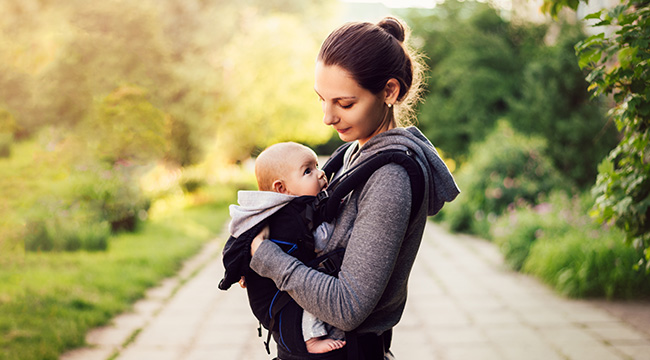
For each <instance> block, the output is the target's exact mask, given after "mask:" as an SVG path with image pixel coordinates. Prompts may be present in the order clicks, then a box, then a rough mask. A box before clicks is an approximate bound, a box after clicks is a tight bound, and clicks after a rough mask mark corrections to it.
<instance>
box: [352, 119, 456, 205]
mask: <svg viewBox="0 0 650 360" xmlns="http://www.w3.org/2000/svg"><path fill="white" fill-rule="evenodd" d="M405 148H408V149H410V150H411V151H413V152H415V153H416V154H417V158H418V161H419V162H420V165H421V166H422V169H423V171H424V173H425V186H426V187H427V189H425V190H427V191H426V192H425V193H426V194H428V199H427V200H428V202H427V215H429V216H432V215H435V214H437V213H438V211H440V209H442V206H443V205H444V203H445V202H451V201H452V200H454V199H455V198H456V196H458V194H460V189H459V188H458V185H456V181H455V180H454V177H453V176H452V175H451V172H450V171H449V169H448V168H447V165H446V164H445V162H444V161H442V158H441V157H440V155H439V154H438V151H437V150H436V148H435V147H434V146H433V145H432V144H431V142H430V141H429V139H427V138H426V137H425V136H424V134H422V132H421V131H420V130H419V129H418V128H416V127H415V126H411V127H407V128H395V129H391V130H388V131H385V132H383V133H381V134H378V135H375V136H373V137H372V138H371V139H370V140H368V142H367V143H366V144H365V145H364V146H363V147H361V149H360V150H359V151H357V152H356V153H354V154H352V153H353V152H354V151H355V149H358V146H351V147H350V148H349V149H348V154H346V159H345V163H346V164H350V165H353V164H354V163H356V162H357V161H362V160H363V159H365V158H367V157H368V156H371V155H372V154H374V153H376V152H378V151H380V150H385V149H403V150H405Z"/></svg>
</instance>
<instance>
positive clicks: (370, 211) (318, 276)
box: [251, 127, 460, 334]
mask: <svg viewBox="0 0 650 360" xmlns="http://www.w3.org/2000/svg"><path fill="white" fill-rule="evenodd" d="M392 148H397V149H411V150H412V151H414V152H415V153H416V154H417V158H418V161H419V162H420V165H422V168H423V171H424V173H425V179H424V180H425V191H424V197H425V200H426V201H423V203H422V206H421V208H420V210H419V211H418V213H417V215H416V216H415V217H414V219H413V220H412V221H409V217H410V211H411V187H410V182H409V179H408V175H407V173H406V170H404V168H403V167H401V166H399V165H396V164H388V165H385V166H383V167H381V168H380V169H378V170H377V171H375V173H374V174H373V175H372V176H371V177H370V178H369V179H368V181H367V182H366V183H365V184H360V185H359V186H358V187H357V188H356V189H355V190H354V191H353V193H352V195H351V196H350V197H349V198H348V199H347V200H346V203H345V204H344V205H343V209H342V210H341V212H340V213H339V216H338V218H337V221H336V226H335V228H334V230H333V234H332V237H331V239H330V241H329V243H328V245H327V248H326V249H325V251H330V250H333V249H335V248H338V247H345V248H346V252H345V257H344V259H343V264H342V266H341V270H340V272H339V274H338V278H337V277H332V276H328V275H326V274H323V273H320V272H318V271H316V270H313V269H310V268H309V267H307V266H305V265H304V264H302V263H301V262H300V261H298V260H297V259H295V258H294V257H292V256H290V255H287V254H285V253H284V252H282V250H281V249H280V248H279V247H278V246H277V245H275V244H273V243H272V242H270V241H264V242H262V244H261V245H260V247H259V248H258V250H257V252H256V253H255V256H253V258H252V260H251V268H252V269H253V270H255V271H256V272H257V273H258V274H260V275H261V276H265V277H268V278H271V279H273V281H274V282H275V284H276V286H277V287H278V288H279V289H280V290H283V291H287V292H288V293H289V294H290V295H291V297H293V298H294V299H295V300H296V302H297V303H298V304H299V305H300V306H301V307H303V308H304V309H305V310H307V311H309V312H311V313H312V314H314V315H315V316H316V317H318V318H319V319H321V320H323V321H325V322H327V323H329V324H332V325H334V326H335V327H337V328H340V329H342V330H345V331H350V330H354V329H356V330H357V331H358V332H359V333H370V332H372V333H376V334H381V333H382V332H384V331H386V330H388V329H390V328H392V327H393V326H395V325H396V324H397V323H398V322H399V319H400V317H401V315H402V312H403V310H404V305H405V304H406V292H407V281H408V277H409V274H410V272H411V268H412V266H413V262H414V261H415V256H416V254H417V250H418V248H419V246H420V241H421V239H422V233H423V231H424V226H425V224H426V219H427V215H434V214H436V213H437V212H438V211H439V210H440V209H441V208H442V205H443V204H444V202H449V201H452V200H453V199H454V198H456V196H457V195H458V194H459V192H460V191H459V190H458V187H457V186H456V183H455V182H454V179H453V177H452V175H451V173H450V172H449V170H448V169H447V166H446V165H445V163H444V162H443V161H442V159H440V156H439V155H438V153H437V151H436V150H435V148H434V147H433V145H431V143H430V142H429V141H428V140H427V139H426V137H425V136H424V135H423V134H422V133H421V132H420V131H419V130H418V129H417V128H415V127H410V128H396V129H392V130H389V131H386V132H383V133H381V134H378V135H376V136H374V137H372V138H371V139H370V140H369V141H368V142H367V143H366V144H365V145H364V146H363V147H361V148H359V146H358V144H354V145H353V146H351V147H350V148H349V149H348V153H347V154H346V157H345V163H344V166H345V167H346V168H349V167H351V166H354V164H356V163H358V162H360V161H363V160H364V159H365V158H367V157H369V156H372V155H373V154H375V153H376V152H378V151H380V150H385V149H392Z"/></svg>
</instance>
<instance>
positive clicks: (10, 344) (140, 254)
mask: <svg viewBox="0 0 650 360" xmlns="http://www.w3.org/2000/svg"><path fill="white" fill-rule="evenodd" d="M226 204H227V202H219V203H218V204H215V203H207V204H203V205H200V206H195V207H191V208H188V209H185V210H182V211H178V212H174V213H170V214H167V215H165V216H163V217H160V218H158V219H155V220H151V221H148V222H146V223H144V224H142V226H141V227H140V229H139V231H138V232H136V233H124V234H120V235H117V236H115V237H112V238H111V239H110V242H109V249H108V251H105V252H83V251H81V252H74V253H61V252H58V253H26V254H25V255H24V257H22V256H21V257H17V258H16V259H14V261H11V262H8V263H4V264H3V266H2V268H0V314H2V315H1V316H0V359H2V360H5V359H6V360H30V359H38V360H47V359H58V357H59V355H60V354H61V353H62V352H64V351H65V350H67V349H70V348H74V347H78V346H82V345H84V342H85V340H84V339H85V334H86V332H87V331H88V330H89V329H91V328H93V327H96V326H100V325H103V324H106V323H107V322H108V321H109V320H110V319H111V318H112V317H113V316H115V315H116V314H118V313H120V312H123V311H125V310H128V309H129V307H130V306H131V304H132V303H133V302H135V301H136V300H137V299H140V298H142V297H143V295H144V293H145V291H146V289H148V288H150V287H152V286H154V285H156V284H157V283H158V282H159V281H160V280H162V279H163V278H165V277H168V276H171V275H173V274H175V272H176V271H178V270H179V268H180V266H181V263H182V261H183V260H184V259H187V258H188V257H190V256H191V255H193V254H195V253H196V252H197V251H198V250H199V249H200V248H201V247H202V245H203V244H204V243H205V242H206V241H208V240H210V239H212V238H214V237H215V236H216V234H218V233H219V231H220V229H221V227H222V225H223V224H224V223H225V221H226V220H227V218H228V213H227V207H226Z"/></svg>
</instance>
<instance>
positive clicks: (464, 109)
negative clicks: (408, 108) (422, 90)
mask: <svg viewBox="0 0 650 360" xmlns="http://www.w3.org/2000/svg"><path fill="white" fill-rule="evenodd" d="M436 9H437V10H436V11H437V12H436V13H435V14H433V15H429V16H425V17H422V18H417V17H416V18H414V19H413V24H414V25H413V32H414V35H415V36H416V37H418V38H419V39H420V41H421V43H422V44H423V48H422V51H423V52H424V53H425V54H426V56H427V57H428V58H429V61H428V66H429V67H430V68H431V74H430V79H429V81H428V84H427V95H426V96H425V101H424V104H423V105H422V106H421V108H420V115H419V119H418V120H419V122H420V124H421V128H422V130H423V132H424V133H425V135H427V137H428V138H429V139H431V141H432V142H433V143H434V144H436V145H437V146H440V147H442V148H443V149H444V150H445V151H446V152H447V153H449V154H451V155H452V156H453V157H455V158H456V159H458V158H462V157H464V156H465V155H467V152H468V150H469V144H471V143H473V142H477V141H480V140H482V139H483V138H484V137H485V136H486V135H487V134H488V133H489V132H490V131H491V129H492V128H493V125H494V124H495V122H496V120H497V119H499V118H501V117H503V116H504V115H505V114H506V113H507V110H508V107H507V99H508V98H510V97H512V96H513V94H514V92H515V91H516V86H517V83H518V82H517V77H516V76H517V74H518V73H519V72H520V67H521V66H520V64H519V63H518V61H517V58H516V54H515V51H514V48H513V46H512V43H511V41H510V40H509V39H508V27H509V25H508V23H507V22H506V21H504V20H503V19H502V18H501V17H500V16H499V15H498V13H497V12H496V10H494V9H493V8H492V7H490V6H489V5H487V4H484V3H478V2H463V3H461V2H458V1H447V2H445V3H443V4H440V5H438V7H437V8H436ZM513 75H514V76H513Z"/></svg>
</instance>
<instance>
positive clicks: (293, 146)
mask: <svg viewBox="0 0 650 360" xmlns="http://www.w3.org/2000/svg"><path fill="white" fill-rule="evenodd" d="M255 177H256V178H257V186H258V187H259V189H260V190H262V191H275V192H279V193H283V194H289V195H296V196H302V195H312V196H314V195H316V194H318V193H319V192H320V191H321V190H323V189H325V188H326V187H327V179H326V178H325V173H324V172H323V171H321V170H320V169H319V168H318V158H317V157H316V153H315V152H314V151H313V150H312V149H310V148H308V147H306V146H304V145H301V144H298V143H295V142H283V143H277V144H274V145H271V146H269V147H268V148H266V149H264V151H262V152H261V153H260V155H259V156H258V157H257V159H256V160H255Z"/></svg>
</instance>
